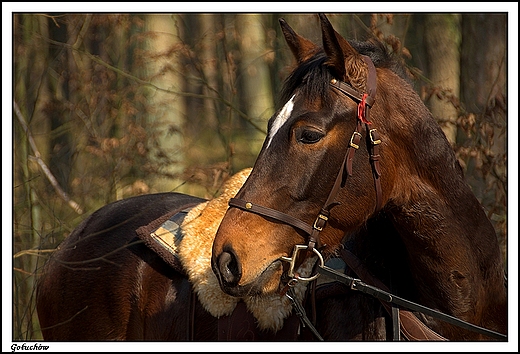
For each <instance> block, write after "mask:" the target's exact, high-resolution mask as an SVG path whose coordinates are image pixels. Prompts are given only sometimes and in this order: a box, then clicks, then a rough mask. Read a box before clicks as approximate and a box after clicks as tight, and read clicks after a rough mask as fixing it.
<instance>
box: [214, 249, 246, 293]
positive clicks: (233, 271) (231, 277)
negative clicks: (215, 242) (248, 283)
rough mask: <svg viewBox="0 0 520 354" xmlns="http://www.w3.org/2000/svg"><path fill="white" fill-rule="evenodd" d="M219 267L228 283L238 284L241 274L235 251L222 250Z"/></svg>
mask: <svg viewBox="0 0 520 354" xmlns="http://www.w3.org/2000/svg"><path fill="white" fill-rule="evenodd" d="M218 269H219V272H220V275H221V276H222V280H223V281H224V283H226V285H237V284H238V281H239V280H240V277H241V274H240V269H239V266H238V261H237V258H236V256H235V255H234V253H233V252H222V254H221V255H220V256H219V257H218Z"/></svg>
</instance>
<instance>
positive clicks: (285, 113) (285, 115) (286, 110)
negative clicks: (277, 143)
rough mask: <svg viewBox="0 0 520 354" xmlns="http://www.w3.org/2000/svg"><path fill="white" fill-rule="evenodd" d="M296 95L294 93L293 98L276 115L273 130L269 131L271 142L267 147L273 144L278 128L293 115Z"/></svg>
mask: <svg viewBox="0 0 520 354" xmlns="http://www.w3.org/2000/svg"><path fill="white" fill-rule="evenodd" d="M294 96H295V95H293V96H292V97H291V99H290V100H289V101H287V103H286V104H285V106H283V108H282V110H281V111H280V113H278V115H277V116H276V118H275V120H274V122H273V125H272V126H271V130H270V131H269V142H268V143H267V147H269V145H270V144H271V140H273V138H274V136H275V135H276V133H277V132H278V130H279V129H280V128H281V127H282V126H283V125H284V123H285V122H287V120H288V119H289V117H290V116H291V113H292V110H293V107H294V102H293V99H294Z"/></svg>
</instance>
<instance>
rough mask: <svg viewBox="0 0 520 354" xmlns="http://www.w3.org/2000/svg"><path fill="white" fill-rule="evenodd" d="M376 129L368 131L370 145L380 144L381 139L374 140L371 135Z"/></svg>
mask: <svg viewBox="0 0 520 354" xmlns="http://www.w3.org/2000/svg"><path fill="white" fill-rule="evenodd" d="M376 130H377V129H370V132H369V134H368V135H369V136H370V141H371V142H372V145H379V144H381V139H377V140H374V136H373V135H372V134H373V132H375V131H376Z"/></svg>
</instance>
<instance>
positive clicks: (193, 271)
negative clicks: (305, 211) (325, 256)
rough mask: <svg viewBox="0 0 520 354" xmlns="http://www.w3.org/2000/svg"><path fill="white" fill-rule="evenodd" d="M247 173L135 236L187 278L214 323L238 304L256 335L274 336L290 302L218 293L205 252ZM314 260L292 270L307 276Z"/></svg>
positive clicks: (300, 288)
mask: <svg viewBox="0 0 520 354" xmlns="http://www.w3.org/2000/svg"><path fill="white" fill-rule="evenodd" d="M250 172H251V168H248V169H244V170H242V171H240V172H238V173H236V174H235V175H233V176H232V177H231V178H230V179H229V180H228V181H226V183H225V184H224V186H223V190H222V192H221V194H220V195H219V196H218V197H216V198H214V199H212V200H209V201H206V202H203V203H200V204H196V205H191V206H188V207H186V206H185V207H183V209H182V210H175V211H172V212H170V213H169V214H167V215H164V216H163V217H161V218H159V219H157V220H155V221H154V222H152V223H150V224H149V225H147V226H145V227H141V228H140V229H138V230H137V233H138V235H139V237H140V238H141V239H142V240H144V241H145V243H146V244H147V245H148V247H150V248H151V249H152V250H154V251H155V252H156V253H157V254H158V255H159V256H161V257H162V258H163V259H164V260H165V261H166V262H167V263H168V264H170V265H171V266H172V267H173V268H176V270H178V271H181V272H183V273H185V274H187V276H188V278H189V280H190V282H191V283H192V286H193V290H194V291H195V293H196V294H197V296H198V299H199V301H200V302H201V304H202V305H203V306H204V308H205V309H206V311H208V312H209V313H210V314H211V315H213V316H214V317H217V318H219V317H222V316H229V315H231V313H232V312H233V310H234V309H235V307H236V306H237V304H238V303H239V301H242V302H244V303H245V305H246V307H247V311H248V312H250V313H251V314H252V315H253V317H254V318H255V320H256V323H257V326H258V328H259V329H261V330H270V331H274V332H277V331H279V330H280V329H281V328H282V327H283V326H284V320H285V319H286V318H287V317H289V315H290V314H291V312H292V306H291V302H290V300H289V299H288V298H287V297H286V296H280V294H269V295H261V296H260V295H257V296H247V297H243V298H237V297H233V296H229V295H227V294H226V293H224V292H223V291H222V290H221V288H220V286H219V283H218V280H217V278H216V276H215V274H214V273H213V271H212V269H211V248H212V245H213V240H214V239H215V235H216V233H217V229H218V227H219V225H220V222H221V221H222V218H223V217H224V214H225V213H226V210H227V208H228V202H229V199H230V198H233V197H234V196H235V195H236V193H237V192H238V191H239V189H240V188H241V187H242V185H243V184H244V182H245V181H246V179H247V177H248V176H249V174H250ZM314 262H315V259H308V260H307V261H306V262H304V263H303V264H302V265H301V266H300V268H299V269H298V270H297V271H298V273H299V274H300V275H302V276H309V275H310V273H311V271H312V266H313V264H314ZM294 290H295V291H294V294H295V297H296V299H295V300H297V301H300V303H301V301H302V299H303V297H304V294H305V291H306V283H305V282H299V283H297V284H296V286H295V287H294Z"/></svg>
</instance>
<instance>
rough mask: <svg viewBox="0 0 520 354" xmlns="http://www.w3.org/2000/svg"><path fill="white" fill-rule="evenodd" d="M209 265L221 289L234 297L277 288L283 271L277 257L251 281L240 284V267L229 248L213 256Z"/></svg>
mask: <svg viewBox="0 0 520 354" xmlns="http://www.w3.org/2000/svg"><path fill="white" fill-rule="evenodd" d="M211 267H212V269H213V273H215V276H216V277H217V279H218V282H219V284H220V287H221V289H222V291H224V292H225V293H226V294H228V295H231V296H236V297H243V296H254V295H260V294H263V293H266V292H271V291H275V290H277V289H278V287H279V284H280V278H281V275H282V271H283V267H282V261H281V260H280V259H277V260H275V261H273V262H272V263H270V264H269V265H268V266H267V267H266V268H265V269H264V270H263V271H262V272H261V273H260V274H259V275H258V276H256V277H255V278H254V279H253V280H252V281H250V282H247V283H244V284H241V283H240V281H241V280H242V268H241V265H240V261H239V259H238V257H237V255H236V254H235V252H233V250H232V249H230V248H228V249H226V250H224V251H223V252H222V253H220V254H219V255H218V256H216V257H213V258H212V262H211Z"/></svg>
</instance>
